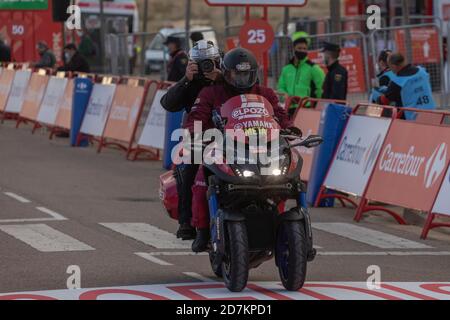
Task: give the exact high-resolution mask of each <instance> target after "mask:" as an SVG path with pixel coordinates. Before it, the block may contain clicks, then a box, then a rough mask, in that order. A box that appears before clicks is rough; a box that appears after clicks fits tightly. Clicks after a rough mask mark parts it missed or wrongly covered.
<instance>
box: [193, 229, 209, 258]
mask: <svg viewBox="0 0 450 320" xmlns="http://www.w3.org/2000/svg"><path fill="white" fill-rule="evenodd" d="M208 243H209V229H197V237H196V238H195V240H194V242H193V243H192V251H193V252H195V253H199V252H204V251H206V250H207V249H208Z"/></svg>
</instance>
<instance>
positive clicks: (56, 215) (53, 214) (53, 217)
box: [0, 207, 68, 223]
mask: <svg viewBox="0 0 450 320" xmlns="http://www.w3.org/2000/svg"><path fill="white" fill-rule="evenodd" d="M36 209H37V210H39V211H41V212H43V213H45V214H48V215H50V216H51V218H30V219H3V220H0V223H27V222H50V221H65V220H68V219H67V218H66V217H63V216H62V215H60V214H59V213H56V212H54V211H52V210H50V209H47V208H45V207H36Z"/></svg>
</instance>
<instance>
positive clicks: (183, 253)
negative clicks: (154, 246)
mask: <svg viewBox="0 0 450 320" xmlns="http://www.w3.org/2000/svg"><path fill="white" fill-rule="evenodd" d="M146 254H149V255H151V256H207V255H208V253H207V252H201V253H195V252H189V251H168V252H148V253H146Z"/></svg>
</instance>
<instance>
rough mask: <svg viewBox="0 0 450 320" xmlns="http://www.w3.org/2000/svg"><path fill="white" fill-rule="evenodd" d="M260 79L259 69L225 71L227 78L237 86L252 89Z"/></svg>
mask: <svg viewBox="0 0 450 320" xmlns="http://www.w3.org/2000/svg"><path fill="white" fill-rule="evenodd" d="M257 79H258V71H257V70H249V71H236V70H228V71H226V72H225V80H226V81H227V82H228V83H229V84H230V85H232V86H233V87H235V88H238V89H250V88H251V87H253V86H254V85H255V83H256V81H257Z"/></svg>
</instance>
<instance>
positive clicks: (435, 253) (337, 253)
mask: <svg viewBox="0 0 450 320" xmlns="http://www.w3.org/2000/svg"><path fill="white" fill-rule="evenodd" d="M317 255H319V256H450V251H407V252H406V251H361V252H358V251H355V252H350V251H329V252H326V251H324V252H321V251H318V252H317Z"/></svg>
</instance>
